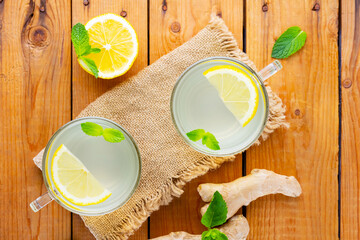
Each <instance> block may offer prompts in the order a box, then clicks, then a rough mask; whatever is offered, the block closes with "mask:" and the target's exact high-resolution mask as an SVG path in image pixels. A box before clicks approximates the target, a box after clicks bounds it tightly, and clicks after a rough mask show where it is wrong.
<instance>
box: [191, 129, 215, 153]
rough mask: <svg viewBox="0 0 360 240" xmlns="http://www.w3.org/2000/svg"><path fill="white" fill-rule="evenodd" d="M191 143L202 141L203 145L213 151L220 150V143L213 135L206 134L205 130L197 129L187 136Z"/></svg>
mask: <svg viewBox="0 0 360 240" xmlns="http://www.w3.org/2000/svg"><path fill="white" fill-rule="evenodd" d="M186 136H188V138H189V139H190V140H191V141H194V142H196V141H199V140H200V139H202V144H203V145H205V146H207V147H208V148H209V149H211V150H220V146H219V142H218V141H217V140H216V138H215V136H214V135H213V134H212V133H209V132H205V130H204V129H196V130H193V131H191V132H188V133H187V134H186Z"/></svg>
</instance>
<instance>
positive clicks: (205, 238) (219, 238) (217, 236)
mask: <svg viewBox="0 0 360 240" xmlns="http://www.w3.org/2000/svg"><path fill="white" fill-rule="evenodd" d="M201 240H229V239H228V237H227V236H226V235H225V234H224V233H222V232H220V231H219V230H217V229H210V230H208V231H205V232H203V233H202V234H201Z"/></svg>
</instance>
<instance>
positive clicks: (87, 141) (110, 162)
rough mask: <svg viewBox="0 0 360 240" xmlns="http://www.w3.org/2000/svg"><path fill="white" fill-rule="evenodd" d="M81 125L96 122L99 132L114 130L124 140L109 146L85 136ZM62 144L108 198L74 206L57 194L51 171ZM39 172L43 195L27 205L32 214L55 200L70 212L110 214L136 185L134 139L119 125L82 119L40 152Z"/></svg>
mask: <svg viewBox="0 0 360 240" xmlns="http://www.w3.org/2000/svg"><path fill="white" fill-rule="evenodd" d="M85 122H93V123H96V124H98V125H100V126H102V127H103V129H106V128H114V129H117V130H119V131H121V132H122V133H123V135H124V137H125V139H124V140H123V141H121V142H118V143H111V142H107V141H105V140H104V138H103V137H101V136H98V137H94V136H89V135H86V134H85V133H84V132H83V131H82V129H81V123H85ZM62 144H63V145H64V146H66V148H68V149H69V151H70V152H71V153H72V154H73V155H75V156H76V157H77V158H78V159H79V160H80V161H81V162H82V163H83V164H84V165H85V167H86V169H88V171H89V172H90V173H91V174H92V175H93V176H94V177H95V178H96V179H97V180H98V181H99V182H100V184H101V185H102V186H103V187H105V188H106V189H108V190H109V191H110V192H111V195H110V197H108V198H107V199H106V200H105V201H103V202H100V203H98V204H92V205H87V206H82V205H78V204H74V203H73V202H71V201H69V200H67V198H66V197H65V196H64V195H62V194H61V192H60V190H59V189H58V188H57V187H56V185H55V183H54V180H53V177H52V174H51V169H52V159H53V156H54V154H55V152H56V150H57V149H58V148H59V146H61V145H62ZM42 170H43V171H42V173H43V178H44V182H45V186H46V188H47V193H45V194H44V195H42V196H40V197H39V198H37V199H36V200H35V201H33V202H32V203H31V204H30V207H31V209H32V210H33V211H34V212H37V211H39V210H40V209H41V208H43V207H44V206H46V205H47V204H48V203H50V202H51V201H52V200H55V201H56V202H57V203H58V204H60V205H61V206H62V207H64V208H65V209H67V210H69V211H71V212H73V213H77V214H81V215H87V216H94V215H102V214H106V213H109V212H112V211H114V210H116V209H118V208H119V207H121V206H122V205H124V204H125V203H126V202H127V201H128V200H129V198H130V197H131V196H132V194H133V193H134V192H135V189H136V187H137V186H138V184H139V180H140V174H141V158H140V152H139V149H138V147H137V145H136V143H135V141H134V139H133V138H132V137H131V135H130V134H129V133H128V132H126V130H125V129H123V128H122V127H121V126H120V125H119V124H117V123H115V122H113V121H111V120H108V119H105V118H101V117H84V118H79V119H76V120H73V121H71V122H69V123H67V124H65V125H64V126H62V127H61V128H60V129H59V130H58V131H57V132H55V134H54V135H53V136H52V137H51V139H50V140H49V142H48V144H47V146H46V148H45V150H44V155H43V160H42Z"/></svg>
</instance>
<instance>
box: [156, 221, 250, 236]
mask: <svg viewBox="0 0 360 240" xmlns="http://www.w3.org/2000/svg"><path fill="white" fill-rule="evenodd" d="M218 229H219V230H220V231H221V232H223V233H224V234H225V235H226V236H227V237H228V239H229V240H245V239H246V237H247V235H248V234H249V231H250V227H249V223H248V221H247V220H246V218H245V217H244V216H242V215H236V216H234V217H232V218H231V219H230V220H229V221H228V222H227V223H225V224H224V225H222V226H221V227H219V228H218ZM152 240H201V235H193V234H189V233H187V232H172V233H170V234H169V235H166V236H161V237H157V238H153V239H152Z"/></svg>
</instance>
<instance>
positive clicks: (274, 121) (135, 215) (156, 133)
mask: <svg viewBox="0 0 360 240" xmlns="http://www.w3.org/2000/svg"><path fill="white" fill-rule="evenodd" d="M211 56H227V57H234V58H237V59H239V60H241V61H243V62H245V63H247V64H248V65H249V66H251V67H252V68H254V69H255V66H254V64H253V63H252V62H251V61H250V60H249V58H248V57H247V55H246V54H245V53H243V52H241V51H240V50H239V48H238V47H237V43H236V40H235V39H234V37H233V35H232V34H231V32H229V30H228V28H227V27H226V25H225V23H224V22H223V20H222V19H220V18H218V17H213V18H212V20H211V21H210V23H209V25H208V26H207V27H205V28H204V29H203V30H201V31H200V32H199V33H198V34H197V35H196V36H195V37H193V38H192V39H191V40H189V41H188V42H186V43H185V44H183V45H182V46H180V47H178V48H177V49H175V50H174V51H172V52H170V53H169V54H167V55H165V56H163V57H161V58H160V59H159V60H157V61H156V62H155V63H153V64H152V65H150V66H148V67H146V68H145V69H144V70H142V71H141V72H139V73H138V74H137V75H136V76H134V77H132V78H130V79H128V80H127V81H124V82H121V83H120V84H119V85H117V86H116V87H115V88H113V89H112V90H110V91H108V92H107V93H105V94H104V95H102V96H101V97H99V98H98V99H97V100H96V101H94V102H93V103H91V104H90V105H89V106H88V107H86V108H85V109H84V110H83V111H82V112H81V113H80V115H79V116H78V117H84V116H101V117H105V118H108V119H111V120H113V121H115V122H118V123H119V124H120V125H122V126H123V127H124V128H125V129H127V130H128V131H129V133H130V134H131V135H132V136H133V137H134V139H135V140H136V142H137V144H138V146H139V149H140V152H141V156H142V175H141V180H140V184H139V186H138V188H137V190H136V192H135V194H134V195H133V196H132V197H131V199H130V200H129V201H128V202H127V203H126V204H125V205H124V206H123V207H121V208H120V209H118V210H116V211H114V212H112V213H109V214H107V215H104V216H96V217H86V216H82V219H83V220H84V222H85V224H86V226H87V227H88V228H89V229H90V231H91V232H92V233H93V234H94V236H95V237H96V238H98V239H127V238H128V236H130V235H131V234H133V233H134V231H135V230H136V229H138V228H139V227H140V226H141V224H142V223H143V222H144V221H145V220H146V219H147V217H149V216H150V214H151V213H152V212H153V211H155V210H157V209H159V207H160V206H161V205H164V204H168V203H169V202H170V201H171V199H172V198H173V197H179V196H180V195H181V194H182V193H183V191H182V190H181V189H182V187H183V186H184V184H185V183H186V182H188V181H190V180H191V179H193V178H196V177H198V176H200V175H203V174H205V173H206V172H207V171H209V170H210V169H215V168H217V167H219V166H220V164H222V163H223V162H225V161H229V160H232V159H234V156H231V157H224V158H216V157H210V156H205V155H203V154H201V153H198V152H197V151H195V150H193V149H192V148H190V147H189V146H188V145H186V143H185V142H184V141H183V140H182V138H181V137H180V136H179V134H178V133H177V132H176V130H175V128H174V126H173V123H172V120H171V116H170V103H169V101H170V96H171V91H172V88H173V86H174V84H175V82H176V80H177V78H178V76H179V75H180V74H181V73H182V72H183V71H184V70H185V69H186V68H187V67H189V66H190V65H191V64H193V63H195V62H196V61H198V60H200V59H203V58H207V57H211ZM267 91H268V94H269V99H270V118H269V121H268V122H267V125H266V127H265V130H264V132H263V134H262V136H261V137H260V140H265V139H266V138H267V137H268V135H269V134H270V133H271V132H273V131H274V130H275V129H276V128H278V127H281V126H287V124H286V122H285V116H284V112H285V108H284V107H283V105H282V101H281V99H280V98H279V97H278V96H277V95H276V94H274V93H273V92H272V91H271V89H270V87H269V86H267ZM258 142H259V141H258ZM41 159H42V153H39V154H38V155H37V156H36V157H35V158H34V161H35V163H36V164H37V166H39V167H40V165H41Z"/></svg>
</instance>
